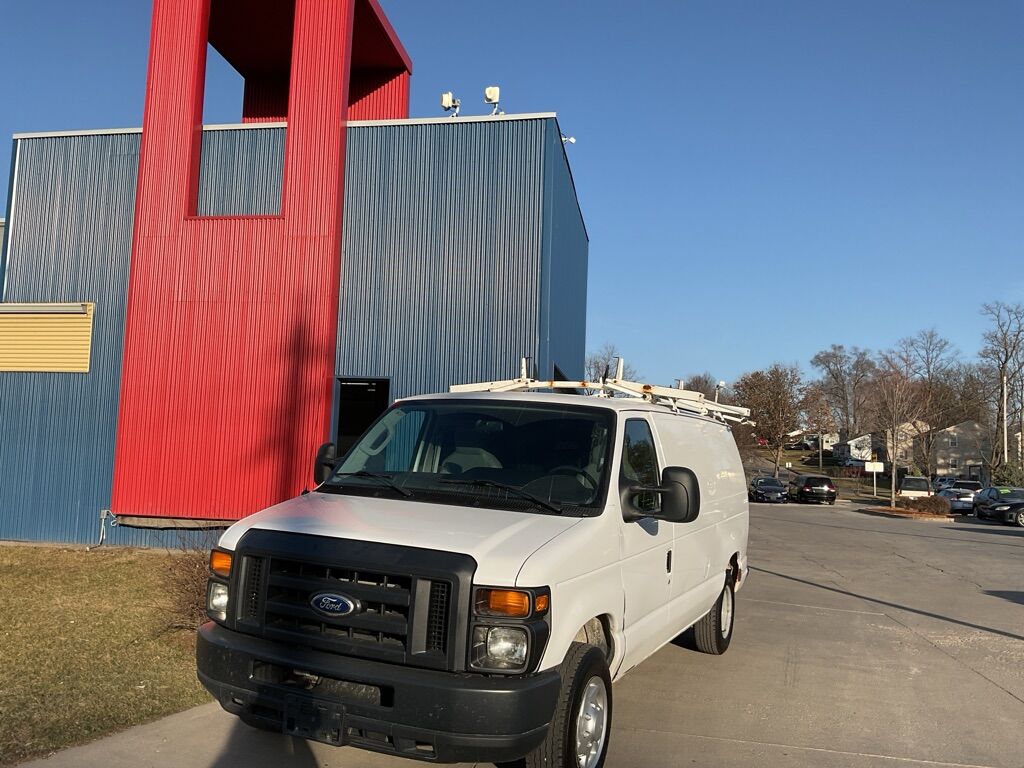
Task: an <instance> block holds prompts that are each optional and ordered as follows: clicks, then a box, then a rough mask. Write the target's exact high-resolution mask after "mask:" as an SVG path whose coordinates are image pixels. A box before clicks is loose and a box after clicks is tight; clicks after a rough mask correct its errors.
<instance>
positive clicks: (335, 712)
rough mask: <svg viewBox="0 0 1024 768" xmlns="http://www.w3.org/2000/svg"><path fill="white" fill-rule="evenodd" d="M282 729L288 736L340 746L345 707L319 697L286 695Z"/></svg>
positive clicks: (342, 735)
mask: <svg viewBox="0 0 1024 768" xmlns="http://www.w3.org/2000/svg"><path fill="white" fill-rule="evenodd" d="M283 719H284V722H283V730H284V732H285V733H286V734H288V735H289V736H299V737H301V738H303V739H310V740H311V741H319V742H323V743H324V744H332V745H334V746H336V747H337V746H341V745H342V744H343V743H344V738H345V708H344V707H343V706H341V705H338V704H333V703H331V702H329V701H322V700H320V699H310V698H305V697H300V696H288V697H286V698H285V702H284V718H283Z"/></svg>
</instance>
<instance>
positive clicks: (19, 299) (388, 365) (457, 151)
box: [0, 114, 587, 545]
mask: <svg viewBox="0 0 1024 768" xmlns="http://www.w3.org/2000/svg"><path fill="white" fill-rule="evenodd" d="M285 132H286V128H285V127H284V126H283V125H282V124H273V123H254V124H246V125H234V126H211V127H208V128H207V130H205V131H204V134H203V144H202V152H201V165H200V173H199V181H198V184H199V191H198V213H199V215H203V216H254V215H256V216H259V215H263V216H267V215H269V216H273V215H275V214H276V213H277V212H278V209H279V207H280V204H281V203H280V201H281V197H282V193H281V185H282V167H283V162H282V158H283V153H284V144H285ZM139 140H140V132H139V131H134V130H121V131H93V132H80V133H53V134H22V135H18V136H16V137H15V147H14V153H13V169H12V174H11V179H12V181H11V189H10V198H9V199H10V203H9V213H8V221H7V227H6V230H5V233H4V248H3V251H2V253H3V256H2V258H0V285H2V286H3V294H2V297H0V298H2V301H3V302H4V303H8V304H10V303H26V304H29V303H65V302H67V303H74V302H90V303H93V304H94V306H95V310H94V316H93V327H92V338H91V357H90V365H89V370H88V373H47V372H22V371H10V372H4V371H0V538H2V539H15V540H34V541H54V542H77V543H88V542H92V541H94V540H95V539H96V537H97V532H98V525H99V519H100V513H101V511H102V510H105V509H107V508H109V506H110V498H111V485H112V478H113V462H114V442H115V437H116V434H117V419H118V397H119V387H120V376H121V365H122V352H123V343H124V330H125V328H124V325H125V312H126V300H127V298H126V297H127V285H128V275H129V271H130V269H131V263H130V262H131V253H132V242H131V240H132V225H133V216H134V212H135V192H136V177H137V174H138V168H139ZM347 154H348V157H347V162H346V171H345V173H346V179H345V190H346V193H345V203H344V210H343V212H342V215H343V243H342V248H341V253H340V254H339V258H340V259H341V287H340V297H339V313H338V330H337V357H336V382H335V403H334V411H333V413H334V417H333V431H334V433H335V434H334V437H335V439H336V441H337V442H338V443H339V445H341V446H342V447H344V446H345V445H346V444H347V443H349V442H351V440H353V439H354V438H355V437H356V436H358V434H360V433H361V432H362V431H363V429H365V427H366V426H367V425H368V423H369V421H371V420H372V419H373V418H375V417H376V415H378V414H379V413H380V411H381V410H382V409H383V408H384V407H386V405H387V404H388V403H390V402H391V401H393V400H395V399H398V398H402V397H407V396H410V395H414V394H419V393H424V392H435V391H443V390H445V389H446V388H447V387H448V386H449V385H450V384H453V383H459V382H466V381H478V380H491V379H496V378H508V377H511V376H515V375H517V373H518V366H519V359H520V358H522V357H530V358H532V359H533V361H534V365H535V369H536V372H537V373H538V374H539V375H542V376H550V375H553V374H555V373H556V371H557V373H558V375H561V376H566V377H570V378H578V377H580V376H582V372H583V361H584V338H585V318H586V286H587V235H586V230H585V227H584V223H583V218H582V215H581V212H580V209H579V205H578V202H577V199H576V194H575V188H574V186H573V181H572V175H571V171H570V169H569V165H568V161H567V158H566V155H565V152H564V149H563V144H562V140H561V132H560V130H559V127H558V123H557V120H556V118H555V116H554V115H553V114H537V115H509V116H496V117H485V118H459V119H457V120H455V119H450V118H441V119H425V120H390V121H371V122H361V123H350V125H349V128H348V148H347ZM267 290H268V293H271V294H272V293H273V291H274V286H273V285H269V286H267ZM183 300H184V299H183ZM253 301H259V297H253ZM208 332H209V333H212V334H215V333H217V329H215V328H211V329H208ZM224 343H225V344H230V343H231V339H229V338H226V339H224ZM295 362H296V363H297V364H301V362H302V361H301V360H298V361H295ZM180 364H181V365H189V361H188V360H187V359H185V360H181V361H180ZM281 418H287V414H282V415H281ZM197 460H201V457H197ZM296 461H301V462H306V463H308V464H309V466H310V469H311V468H312V457H311V456H310V457H307V456H302V457H296ZM164 523H165V524H166V525H167V526H172V525H183V524H184V525H188V521H181V520H177V521H172V520H167V521H164ZM174 540H175V538H174V534H173V533H171V534H168V533H166V532H163V533H162V532H158V531H154V530H152V529H148V528H133V527H130V526H125V525H119V526H117V527H116V528H114V529H112V530H111V533H110V535H109V537H108V541H110V542H111V543H115V544H140V545H149V544H159V543H172V544H173V542H174Z"/></svg>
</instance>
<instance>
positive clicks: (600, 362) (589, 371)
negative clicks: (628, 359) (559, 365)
mask: <svg viewBox="0 0 1024 768" xmlns="http://www.w3.org/2000/svg"><path fill="white" fill-rule="evenodd" d="M621 357H622V353H621V352H619V350H618V348H617V347H616V346H615V345H614V344H612V343H611V342H605V343H604V344H602V345H601V346H600V347H598V348H597V349H595V350H593V351H592V352H590V354H588V355H587V360H586V362H585V363H584V364H583V375H584V377H585V378H586V380H587V381H599V380H600V379H601V377H602V376H604V375H605V373H606V372H607V374H608V376H614V375H615V371H616V366H617V365H618V360H619V358H621ZM622 377H623V378H624V379H626V380H628V381H636V380H637V379H639V378H640V373H639V372H638V371H637V370H636V368H634V367H633V366H632V365H630V364H629V363H626V364H625V366H623V374H622Z"/></svg>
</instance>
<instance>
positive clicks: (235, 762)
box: [210, 720, 318, 768]
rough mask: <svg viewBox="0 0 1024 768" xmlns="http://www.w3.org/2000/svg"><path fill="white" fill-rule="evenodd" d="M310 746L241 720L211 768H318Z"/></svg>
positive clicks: (303, 741)
mask: <svg viewBox="0 0 1024 768" xmlns="http://www.w3.org/2000/svg"><path fill="white" fill-rule="evenodd" d="M317 765H318V763H317V759H316V756H315V755H314V754H313V750H312V749H310V746H309V742H307V741H306V740H305V739H299V738H295V737H294V736H291V737H289V736H282V735H281V734H279V733H269V732H264V731H260V730H258V729H256V728H251V727H249V726H248V725H246V724H245V723H243V722H242V721H241V720H239V721H237V722H236V723H235V724H234V725H233V726H232V729H231V733H230V734H229V735H228V738H227V740H226V741H225V742H224V748H223V750H222V751H221V753H220V754H219V755H217V758H216V759H215V760H214V761H213V762H212V763H210V768H281V766H288V768H317Z"/></svg>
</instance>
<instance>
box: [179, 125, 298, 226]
mask: <svg viewBox="0 0 1024 768" xmlns="http://www.w3.org/2000/svg"><path fill="white" fill-rule="evenodd" d="M284 142H285V130H284V129H283V128H244V129H240V130H219V131H203V147H202V159H201V161H200V166H199V197H198V200H197V205H196V213H197V214H198V215H199V216H272V215H277V214H279V213H281V178H282V175H283V173H284Z"/></svg>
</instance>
